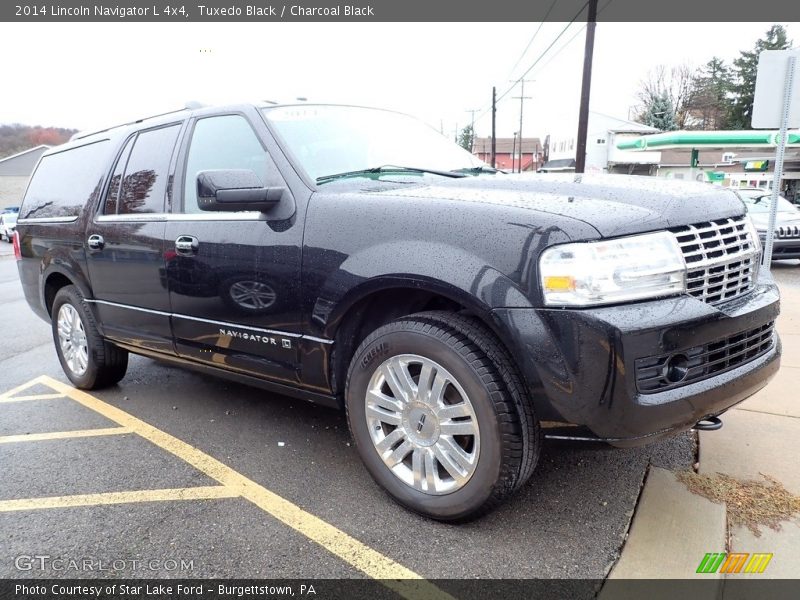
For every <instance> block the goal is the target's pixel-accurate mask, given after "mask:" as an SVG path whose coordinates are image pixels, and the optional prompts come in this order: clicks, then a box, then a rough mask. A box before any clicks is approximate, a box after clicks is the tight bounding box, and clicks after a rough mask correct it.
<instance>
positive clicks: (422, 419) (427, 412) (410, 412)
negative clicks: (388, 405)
mask: <svg viewBox="0 0 800 600" xmlns="http://www.w3.org/2000/svg"><path fill="white" fill-rule="evenodd" d="M403 429H405V431H406V435H408V439H410V440H411V441H412V442H413V443H415V444H417V445H418V446H432V445H433V444H435V443H436V440H438V439H439V419H437V418H436V415H435V414H434V412H433V411H432V410H431V409H430V407H429V406H427V405H426V404H422V403H420V402H412V403H410V404H409V405H408V406H407V407H406V409H405V410H404V411H403Z"/></svg>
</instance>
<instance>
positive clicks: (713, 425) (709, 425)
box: [692, 417, 722, 431]
mask: <svg viewBox="0 0 800 600" xmlns="http://www.w3.org/2000/svg"><path fill="white" fill-rule="evenodd" d="M721 428H722V421H721V420H720V418H719V417H706V418H705V419H700V420H699V421H698V422H697V423H695V425H694V427H692V429H696V430H697V431H716V430H717V429H721Z"/></svg>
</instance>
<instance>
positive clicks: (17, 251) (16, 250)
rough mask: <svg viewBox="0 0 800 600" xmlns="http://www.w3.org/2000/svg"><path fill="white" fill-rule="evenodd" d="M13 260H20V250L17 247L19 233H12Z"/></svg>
mask: <svg viewBox="0 0 800 600" xmlns="http://www.w3.org/2000/svg"><path fill="white" fill-rule="evenodd" d="M13 240H14V258H16V259H17V260H22V250H20V247H19V231H15V232H14V237H13Z"/></svg>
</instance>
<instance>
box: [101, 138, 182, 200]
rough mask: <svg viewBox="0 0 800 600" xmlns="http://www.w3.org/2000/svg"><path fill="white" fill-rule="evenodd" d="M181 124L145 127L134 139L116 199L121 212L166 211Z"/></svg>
mask: <svg viewBox="0 0 800 600" xmlns="http://www.w3.org/2000/svg"><path fill="white" fill-rule="evenodd" d="M179 130H180V125H172V126H170V127H162V128H161V129H151V130H150V131H143V132H141V133H140V134H139V135H138V136H136V140H135V141H134V142H133V148H132V149H131V152H130V156H129V158H128V162H127V164H126V166H125V175H124V176H123V177H122V183H121V184H120V188H119V197H118V199H117V201H116V208H117V213H118V214H121V215H122V214H131V213H160V212H164V198H165V195H166V191H167V180H168V178H169V162H170V159H171V158H172V151H173V150H174V149H175V142H176V141H177V139H178V131H179Z"/></svg>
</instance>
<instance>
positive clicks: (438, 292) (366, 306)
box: [326, 277, 510, 397]
mask: <svg viewBox="0 0 800 600" xmlns="http://www.w3.org/2000/svg"><path fill="white" fill-rule="evenodd" d="M336 309H337V310H336V311H335V313H331V315H330V318H329V320H328V325H327V327H326V333H327V334H328V336H329V337H330V339H332V340H334V344H333V352H332V353H331V357H330V370H331V371H330V372H331V387H332V389H333V392H334V393H335V394H336V395H337V396H340V397H341V395H342V394H343V392H344V384H345V378H346V374H347V368H348V366H349V364H350V361H351V360H352V357H353V355H354V354H355V351H356V349H357V348H358V346H359V344H360V343H361V342H362V341H363V340H364V339H365V338H366V337H367V336H368V335H369V334H370V333H371V332H372V331H374V330H375V329H377V328H378V327H381V326H382V325H385V324H386V323H389V322H390V321H393V320H395V319H398V318H401V317H405V316H408V315H412V314H415V313H419V312H424V311H430V310H445V311H450V312H457V313H467V314H470V315H473V316H475V317H476V318H478V319H479V320H480V321H481V322H482V323H483V324H484V325H485V326H486V327H487V328H488V329H490V330H491V331H492V333H494V335H495V336H496V337H497V339H498V340H499V341H500V343H501V344H503V345H504V346H506V342H505V341H504V340H503V336H502V331H501V329H500V327H498V322H497V321H496V320H495V319H493V318H492V314H491V310H492V309H491V307H489V306H488V305H486V304H483V303H481V302H480V301H479V300H478V299H477V298H476V297H474V296H471V295H470V294H467V293H466V292H464V291H463V290H460V289H459V288H456V287H455V286H452V285H449V284H447V283H446V282H442V281H438V280H428V279H414V280H409V279H407V278H400V277H382V278H377V279H373V280H370V281H367V282H364V284H362V285H361V286H359V287H358V288H356V289H354V290H352V291H351V292H350V293H348V294H347V296H346V297H345V299H343V300H342V302H340V303H339V304H338V305H337V307H336ZM507 349H508V350H509V351H510V348H508V347H507Z"/></svg>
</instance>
